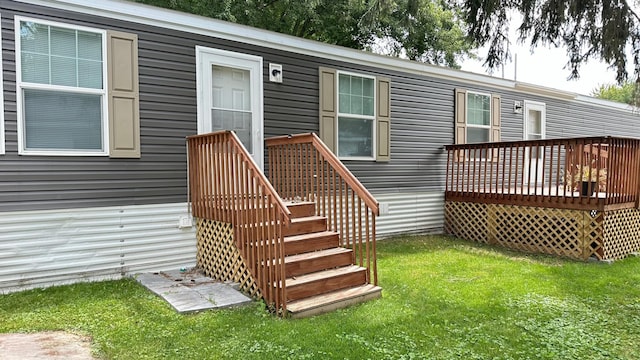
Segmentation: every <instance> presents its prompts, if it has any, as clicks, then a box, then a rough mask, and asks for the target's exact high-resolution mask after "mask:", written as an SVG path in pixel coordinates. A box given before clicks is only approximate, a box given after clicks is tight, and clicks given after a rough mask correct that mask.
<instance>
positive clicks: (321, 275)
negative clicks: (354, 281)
mask: <svg viewBox="0 0 640 360" xmlns="http://www.w3.org/2000/svg"><path fill="white" fill-rule="evenodd" d="M365 270H366V268H363V267H360V266H357V265H349V266H344V267H339V268H335V269H328V270H323V271H317V272H313V273H310V274H305V275H299V276H295V277H292V278H288V279H287V280H286V281H285V284H286V286H287V287H291V286H297V285H302V284H305V283H309V282H313V281H317V280H323V279H328V278H332V277H337V276H340V275H348V274H351V273H357V272H360V271H365Z"/></svg>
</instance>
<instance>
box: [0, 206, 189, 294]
mask: <svg viewBox="0 0 640 360" xmlns="http://www.w3.org/2000/svg"><path fill="white" fill-rule="evenodd" d="M187 215H188V214H187V205H186V203H174V204H159V205H139V206H117V207H101V208H86V209H64V210H44V211H20V212H4V213H0V293H7V292H13V291H18V290H24V289H29V288H35V287H46V286H51V285H60V284H66V283H74V282H80V281H95V280H103V279H118V278H121V277H123V276H127V275H130V274H135V273H138V272H145V271H161V270H171V269H178V268H180V267H182V266H195V263H196V237H195V226H193V227H190V228H182V229H180V228H178V222H179V219H180V217H181V216H187Z"/></svg>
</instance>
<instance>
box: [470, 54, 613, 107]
mask: <svg viewBox="0 0 640 360" xmlns="http://www.w3.org/2000/svg"><path fill="white" fill-rule="evenodd" d="M511 49H512V55H511V57H512V61H511V63H507V64H506V65H505V68H504V77H505V79H510V80H513V79H514V74H515V68H516V66H515V62H514V61H513V60H514V59H515V56H514V54H517V77H516V80H517V81H522V82H526V83H530V84H535V85H542V86H547V87H551V88H554V89H560V90H565V91H570V92H574V93H578V94H582V95H589V94H590V93H591V91H592V90H593V89H595V88H597V87H599V86H600V85H602V84H612V83H615V81H616V74H615V71H613V70H609V69H608V68H607V65H606V64H604V63H601V62H598V61H594V60H592V61H590V62H589V63H587V64H583V65H582V66H581V67H580V70H579V71H580V78H579V79H574V80H567V78H568V77H569V75H570V71H569V69H568V68H565V65H566V63H567V61H568V57H567V53H566V50H565V49H563V48H553V49H551V48H544V47H540V48H536V49H534V53H533V54H532V53H531V51H530V50H529V46H528V45H524V46H522V45H520V46H518V45H516V46H513V45H512V46H511ZM478 55H479V56H483V55H486V50H484V53H483V50H482V49H481V50H479V51H478ZM483 61H484V60H466V61H464V62H463V63H462V70H466V71H471V72H474V73H481V74H489V73H488V72H487V71H486V69H485V68H484V67H483V66H482V63H483ZM491 75H492V76H495V77H502V70H500V69H496V70H494V72H493V74H491Z"/></svg>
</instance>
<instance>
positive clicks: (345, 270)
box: [285, 265, 367, 301]
mask: <svg viewBox="0 0 640 360" xmlns="http://www.w3.org/2000/svg"><path fill="white" fill-rule="evenodd" d="M366 283H367V269H366V268H363V267H360V266H355V265H351V266H345V267H340V268H335V269H330V270H323V271H318V272H314V273H311V274H306V275H300V276H297V277H293V278H289V279H287V280H286V281H285V286H286V287H287V301H293V300H299V299H303V298H308V297H311V296H315V295H320V294H325V293H328V292H332V291H336V290H340V289H344V288H348V287H354V286H359V285H364V284H366Z"/></svg>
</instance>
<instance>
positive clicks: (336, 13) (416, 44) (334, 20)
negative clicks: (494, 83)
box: [135, 0, 473, 67]
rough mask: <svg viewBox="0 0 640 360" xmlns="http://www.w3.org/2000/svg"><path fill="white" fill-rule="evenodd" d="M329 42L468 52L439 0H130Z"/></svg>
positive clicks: (450, 61) (397, 52) (407, 52)
mask: <svg viewBox="0 0 640 360" xmlns="http://www.w3.org/2000/svg"><path fill="white" fill-rule="evenodd" d="M135 1H137V2H142V3H147V4H150V5H155V6H160V7H165V8H169V9H174V10H178V11H183V12H189V13H193V14H198V15H203V16H208V17H212V18H216V19H221V20H226V21H231V22H236V23H239V24H244V25H249V26H253V27H258V28H262V29H267V30H272V31H277V32H280V33H284V34H289V35H293V36H298V37H304V38H307V39H312V40H318V41H322V42H325V43H329V44H335V45H340V46H346V47H350V48H354V49H366V50H373V51H377V52H382V53H385V54H389V55H394V56H404V57H407V58H409V59H412V60H418V61H423V62H427V63H431V64H438V65H446V66H451V67H458V61H460V60H461V59H462V58H464V57H467V56H473V54H472V53H471V50H472V49H473V43H472V42H471V41H469V39H468V38H467V37H466V35H465V32H464V30H463V27H462V19H461V16H460V13H459V10H458V9H457V8H455V7H452V6H449V5H447V3H446V2H445V1H444V0H341V1H336V0H306V1H300V0H135Z"/></svg>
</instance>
